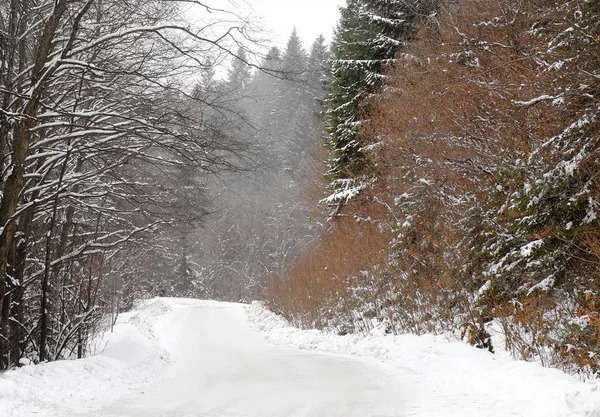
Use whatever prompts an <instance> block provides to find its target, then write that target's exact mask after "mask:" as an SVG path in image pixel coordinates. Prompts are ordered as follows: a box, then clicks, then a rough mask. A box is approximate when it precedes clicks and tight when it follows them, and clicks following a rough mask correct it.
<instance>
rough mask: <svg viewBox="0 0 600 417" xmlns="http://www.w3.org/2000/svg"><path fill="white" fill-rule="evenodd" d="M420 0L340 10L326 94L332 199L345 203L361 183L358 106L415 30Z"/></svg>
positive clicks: (356, 0)
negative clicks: (386, 65)
mask: <svg viewBox="0 0 600 417" xmlns="http://www.w3.org/2000/svg"><path fill="white" fill-rule="evenodd" d="M419 8H420V2H419V1H418V0H415V1H413V2H406V1H398V0H347V4H346V7H344V8H341V10H340V12H341V17H340V20H339V23H338V26H337V28H336V32H335V36H334V40H333V44H332V59H331V61H330V65H331V67H330V72H331V73H330V83H329V88H328V94H327V98H326V107H327V124H328V131H329V138H328V145H329V146H330V148H331V152H332V156H331V159H330V162H329V174H330V176H331V178H332V191H333V194H332V196H331V197H330V198H329V199H328V201H329V202H330V203H336V204H340V203H344V202H345V201H346V200H347V199H348V198H350V197H351V196H352V195H354V194H355V193H356V192H357V191H358V189H360V187H361V185H359V184H357V183H356V181H357V180H358V181H359V182H360V179H361V177H363V176H364V174H365V173H366V172H367V167H368V163H367V158H366V156H365V153H364V150H363V146H364V143H362V141H361V139H360V137H359V125H360V120H359V117H358V116H359V105H360V103H361V102H362V101H363V100H364V99H365V98H366V97H368V96H369V95H370V94H372V93H376V92H378V91H379V90H380V89H381V86H382V80H383V75H382V72H383V68H384V66H385V64H386V62H388V61H389V60H391V59H393V58H394V56H395V54H396V52H397V51H398V48H399V47H401V46H402V45H403V44H404V43H405V42H406V41H408V40H409V39H410V38H411V37H412V36H413V34H414V33H415V28H416V21H417V15H418V10H419Z"/></svg>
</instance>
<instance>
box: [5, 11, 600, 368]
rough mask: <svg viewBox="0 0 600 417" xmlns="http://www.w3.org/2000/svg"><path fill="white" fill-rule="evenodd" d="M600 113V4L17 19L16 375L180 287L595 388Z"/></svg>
mask: <svg viewBox="0 0 600 417" xmlns="http://www.w3.org/2000/svg"><path fill="white" fill-rule="evenodd" d="M193 8H198V10H199V12H198V13H200V14H201V15H202V16H203V19H205V20H202V21H201V22H199V23H197V24H196V25H195V26H193V25H190V23H189V21H188V20H187V18H186V16H187V15H189V13H190V10H192V9H193ZM265 45H267V46H265ZM223 68H225V69H226V70H225V71H224V70H223ZM599 97H600V3H599V2H597V1H596V0H571V1H564V0H500V1H497V2H482V1H478V0H346V4H345V6H343V7H341V8H340V16H339V20H338V23H337V26H336V28H335V32H334V36H333V39H332V40H331V42H329V43H328V42H327V41H326V39H325V38H324V37H323V36H321V37H319V38H317V39H315V40H314V43H312V44H311V45H303V44H302V41H301V39H300V37H299V36H298V34H297V32H296V31H295V30H294V31H291V34H290V36H289V38H288V39H287V42H286V43H285V47H272V46H269V45H268V44H267V43H266V42H265V41H264V39H263V38H262V37H261V35H260V32H259V31H256V30H255V28H254V27H253V25H252V23H251V22H249V21H247V20H245V19H243V18H242V17H241V16H240V15H238V14H236V13H234V12H231V11H229V10H227V9H223V10H221V9H217V8H214V7H211V6H208V5H205V4H204V3H202V2H199V1H195V0H189V1H185V0H184V1H177V2H174V1H168V0H128V1H116V0H10V1H7V2H3V3H2V4H0V100H1V101H2V103H1V105H0V157H1V159H0V169H1V174H0V190H1V194H0V196H1V197H0V230H1V232H0V369H9V368H13V367H16V366H18V365H19V364H20V363H22V361H23V360H24V359H26V360H27V361H33V362H36V363H37V362H44V361H54V360H59V359H71V358H78V357H79V358H80V357H83V356H85V355H86V354H87V353H88V352H87V350H88V348H89V343H90V341H91V340H92V339H93V338H94V337H95V335H96V334H97V333H98V332H102V331H104V330H105V329H106V328H107V326H110V324H111V323H114V320H115V318H116V316H117V315H118V314H119V312H122V311H125V310H127V309H129V308H131V307H132V306H133V305H134V303H135V301H136V300H139V299H143V298H149V297H154V296H177V297H191V298H204V299H218V300H226V301H234V302H249V301H252V300H256V299H259V300H264V302H265V303H266V305H267V306H268V307H269V308H270V309H271V310H272V311H274V312H276V313H278V314H280V315H282V316H283V317H285V318H286V319H287V320H289V321H290V322H291V323H292V324H294V325H295V326H297V327H300V328H318V329H323V330H327V331H330V332H334V333H337V334H348V333H356V334H369V333H371V332H375V331H384V332H385V333H387V334H400V333H414V334H418V335H422V334H428V333H433V334H452V335H454V337H456V338H459V339H462V340H464V341H466V342H468V343H470V344H472V345H474V346H476V347H478V348H481V349H487V350H489V351H490V352H494V350H495V349H496V348H497V347H496V346H494V343H492V337H491V334H492V333H494V334H501V335H502V338H503V340H504V346H505V348H506V349H508V350H509V351H510V352H511V353H512V354H513V356H514V357H516V358H519V359H524V360H528V361H536V362H540V363H541V364H543V365H544V366H549V367H556V368H559V369H563V370H565V371H567V372H569V373H573V374H577V375H580V376H582V377H583V378H594V377H598V376H600V278H599V277H600V269H599V267H598V265H599V264H600V223H599V220H600V219H598V215H597V212H598V210H599V209H600V207H599V205H600V182H599V180H598V175H599V173H600V159H599V158H600V154H599V153H598V147H597V146H598V145H599V143H598V141H599V140H600V124H599V121H598V119H599V118H600V98H599Z"/></svg>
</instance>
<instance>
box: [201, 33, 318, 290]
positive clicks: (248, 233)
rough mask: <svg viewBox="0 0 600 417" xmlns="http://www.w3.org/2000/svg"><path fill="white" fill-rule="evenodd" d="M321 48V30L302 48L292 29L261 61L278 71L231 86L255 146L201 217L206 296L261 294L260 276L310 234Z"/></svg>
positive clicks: (284, 262)
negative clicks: (243, 169) (249, 163)
mask: <svg viewBox="0 0 600 417" xmlns="http://www.w3.org/2000/svg"><path fill="white" fill-rule="evenodd" d="M327 55H328V51H327V48H326V46H325V45H324V38H323V37H319V38H318V39H317V40H316V41H315V43H314V45H313V46H312V48H311V51H310V54H307V52H306V51H305V50H304V48H303V46H302V44H301V41H300V38H299V37H298V34H297V33H296V31H295V30H294V31H293V32H292V34H291V36H290V38H289V40H288V42H287V44H286V47H285V49H284V50H283V51H280V50H279V49H278V48H272V49H271V50H269V51H268V53H267V54H266V56H265V58H264V60H263V62H262V63H261V67H263V68H267V69H269V70H272V71H274V72H276V74H277V76H275V77H274V76H272V75H269V74H266V73H264V72H257V73H255V74H252V75H251V77H250V78H249V79H248V81H247V82H246V83H245V87H244V88H243V89H241V90H236V94H237V97H239V99H238V100H237V103H236V106H237V107H236V108H237V111H238V112H239V113H240V115H241V116H242V118H243V119H244V123H242V124H241V125H240V126H238V127H237V128H238V129H239V130H237V132H238V133H237V134H238V135H240V137H241V138H243V140H245V141H247V142H249V143H252V144H253V145H255V146H257V148H255V152H256V153H255V154H254V160H253V162H254V164H253V165H254V168H255V171H254V172H247V173H246V174H245V175H243V176H235V177H234V176H230V177H228V178H227V180H226V181H225V182H224V183H218V184H215V185H214V187H213V191H212V194H214V195H215V198H214V201H213V205H212V207H213V209H214V211H215V213H214V214H212V215H211V216H209V217H208V219H207V223H206V229H205V230H204V231H203V235H204V239H202V240H203V242H202V243H201V244H200V246H199V252H200V254H201V256H200V257H198V261H197V262H198V263H199V264H201V265H203V271H202V277H203V278H202V280H203V281H204V282H206V283H208V284H207V286H208V288H210V291H211V294H212V296H213V297H217V298H221V299H227V300H233V301H239V300H249V299H252V298H258V297H261V296H262V294H263V292H264V288H265V282H266V279H267V277H269V276H271V275H274V274H282V273H283V271H284V270H285V269H286V268H287V266H288V265H289V264H290V263H291V262H292V260H293V259H294V258H295V257H296V256H297V254H298V252H299V251H300V250H301V249H302V248H303V247H304V246H305V245H306V244H307V243H308V242H309V241H310V240H311V238H312V237H313V236H314V234H315V232H314V231H313V229H312V228H313V226H312V225H311V224H309V223H310V222H309V220H310V213H311V211H312V210H313V209H312V208H311V206H310V204H309V203H308V201H307V199H306V198H305V196H304V193H305V189H306V183H307V182H308V181H307V179H308V178H312V176H313V174H312V171H313V170H314V169H315V167H316V166H318V161H317V160H315V152H317V153H318V149H319V146H320V142H321V138H322V135H323V131H322V121H321V117H322V116H321V112H322V99H323V77H324V62H325V60H326V58H327ZM234 74H235V71H233V70H232V72H230V74H229V75H230V76H229V79H228V80H226V81H225V85H226V86H228V85H230V84H231V83H232V82H233V78H232V77H234ZM223 185H225V187H223ZM221 188H224V189H222V190H221ZM207 236H209V237H208V238H207Z"/></svg>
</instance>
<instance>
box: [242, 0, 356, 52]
mask: <svg viewBox="0 0 600 417" xmlns="http://www.w3.org/2000/svg"><path fill="white" fill-rule="evenodd" d="M246 2H247V4H248V5H249V7H251V8H252V10H253V13H254V14H255V15H256V16H258V17H260V18H261V21H262V26H263V27H264V28H265V29H270V31H271V32H270V34H271V37H272V39H273V41H274V42H276V43H277V44H279V45H285V43H286V42H287V39H288V38H289V36H290V34H291V33H292V29H293V28H294V26H296V29H297V30H298V34H299V35H300V37H301V38H302V42H303V44H304V47H305V48H307V49H308V48H309V47H310V45H311V44H312V43H313V41H314V40H315V39H316V38H317V36H319V34H323V35H324V36H325V37H326V38H327V41H329V40H330V39H331V34H332V30H333V27H334V26H335V24H336V22H337V20H338V17H339V11H338V7H339V6H342V5H344V4H345V3H346V2H345V0H246Z"/></svg>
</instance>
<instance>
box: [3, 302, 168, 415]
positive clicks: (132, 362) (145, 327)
mask: <svg viewBox="0 0 600 417" xmlns="http://www.w3.org/2000/svg"><path fill="white" fill-rule="evenodd" d="M169 309H171V306H170V304H169V302H168V300H162V299H154V300H150V301H146V302H144V303H143V304H142V305H140V307H139V310H136V311H134V312H132V313H127V314H123V315H122V316H121V317H119V323H118V324H117V325H116V326H115V328H114V333H112V334H110V333H107V334H106V335H104V337H103V338H102V339H101V340H99V341H98V345H99V346H100V347H101V348H103V349H102V353H100V354H99V355H97V356H93V357H89V358H85V359H81V360H76V361H61V362H53V363H43V364H40V365H35V366H25V367H22V368H20V369H17V370H14V371H9V372H5V373H4V374H1V375H0V416H10V417H31V416H32V415H36V416H40V417H43V416H52V417H56V416H65V417H66V416H72V415H74V414H78V413H84V412H87V411H90V410H95V409H98V408H100V407H102V406H104V405H108V404H110V403H112V402H114V400H115V398H120V397H122V396H123V394H124V393H127V392H128V391H130V390H135V389H137V388H139V387H140V386H143V385H144V384H145V383H148V382H150V381H153V380H154V379H155V378H156V376H157V375H158V374H160V373H161V371H162V369H163V368H164V367H165V365H166V363H167V362H168V354H167V353H166V352H165V351H164V349H162V348H161V345H160V341H159V340H157V338H156V337H155V336H154V328H155V326H156V325H157V324H158V322H159V321H160V319H161V318H162V317H164V315H165V313H166V312H167V311H169Z"/></svg>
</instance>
